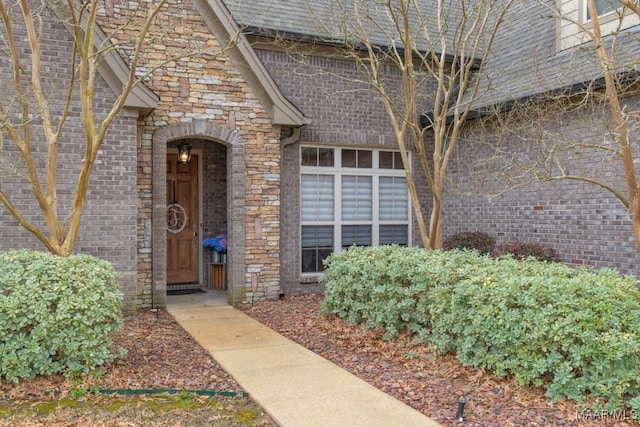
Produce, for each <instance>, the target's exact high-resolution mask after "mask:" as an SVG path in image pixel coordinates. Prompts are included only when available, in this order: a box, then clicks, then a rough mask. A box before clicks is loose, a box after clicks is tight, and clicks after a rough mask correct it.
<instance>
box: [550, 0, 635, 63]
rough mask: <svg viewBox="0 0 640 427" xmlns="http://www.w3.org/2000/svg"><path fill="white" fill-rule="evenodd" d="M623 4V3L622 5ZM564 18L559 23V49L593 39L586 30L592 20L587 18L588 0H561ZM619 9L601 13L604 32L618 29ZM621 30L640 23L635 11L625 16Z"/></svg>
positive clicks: (601, 24)
mask: <svg viewBox="0 0 640 427" xmlns="http://www.w3.org/2000/svg"><path fill="white" fill-rule="evenodd" d="M621 6H622V5H621ZM560 8H561V13H562V17H563V18H562V19H560V23H559V24H558V33H559V35H558V46H557V49H558V50H559V51H562V50H565V49H569V48H572V47H575V46H579V45H581V44H583V43H587V42H590V41H591V37H589V35H588V34H587V33H586V32H585V31H584V28H587V29H590V27H591V21H590V20H588V19H587V1H586V0H560ZM617 10H618V9H615V10H612V11H610V12H607V13H604V14H602V15H599V17H600V26H601V28H602V34H608V33H610V32H611V31H614V30H616V29H617V27H618V24H619V20H618V17H619V15H618V13H617V12H616V11H617ZM623 19H624V22H623V23H622V26H621V27H620V29H621V30H624V29H627V28H630V27H633V26H635V25H638V24H640V18H638V15H636V14H635V13H631V12H629V13H628V14H627V15H625V16H624V17H623Z"/></svg>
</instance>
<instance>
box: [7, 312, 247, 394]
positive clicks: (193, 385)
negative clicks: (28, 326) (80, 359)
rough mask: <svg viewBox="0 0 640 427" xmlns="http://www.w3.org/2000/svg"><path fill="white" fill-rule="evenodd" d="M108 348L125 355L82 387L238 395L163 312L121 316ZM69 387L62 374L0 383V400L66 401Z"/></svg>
mask: <svg viewBox="0 0 640 427" xmlns="http://www.w3.org/2000/svg"><path fill="white" fill-rule="evenodd" d="M114 345H115V347H116V348H124V349H125V350H126V351H127V353H126V355H125V356H124V358H122V359H118V360H116V361H115V362H114V363H113V364H111V365H110V366H108V367H107V368H105V369H104V371H105V372H104V373H101V374H98V375H97V376H94V375H86V376H84V378H83V379H84V381H85V386H91V385H97V386H98V387H100V388H103V389H109V390H113V389H130V390H137V389H178V390H185V389H186V390H212V391H225V392H237V391H240V392H241V391H242V389H241V388H240V386H239V385H238V383H237V382H236V381H235V380H234V379H233V377H231V376H230V375H229V374H227V373H226V372H225V371H224V370H222V368H220V366H219V365H218V364H217V362H216V361H215V360H213V359H212V358H211V356H210V355H209V353H208V352H207V351H205V350H204V349H203V348H202V347H200V345H199V344H198V343H197V342H196V341H195V340H194V339H193V338H191V336H189V335H188V334H187V333H186V332H185V331H184V330H183V329H182V328H181V327H180V325H178V323H177V322H176V321H175V320H174V319H173V317H171V316H170V315H169V314H168V313H167V312H165V311H158V312H151V311H150V310H140V311H139V312H138V315H137V316H135V317H127V318H126V319H125V321H124V325H123V330H122V333H121V334H119V335H118V336H116V337H115V339H114ZM73 388H74V385H73V384H71V383H70V381H69V379H68V378H67V377H65V376H63V375H49V376H44V377H36V378H34V379H30V380H23V381H21V382H20V383H18V384H11V383H5V382H0V399H2V400H29V399H36V400H47V399H58V398H62V397H67V396H68V395H69V392H70V390H72V389H73Z"/></svg>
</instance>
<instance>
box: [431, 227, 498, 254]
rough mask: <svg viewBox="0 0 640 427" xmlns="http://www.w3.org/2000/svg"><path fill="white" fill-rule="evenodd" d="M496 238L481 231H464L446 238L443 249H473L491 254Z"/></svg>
mask: <svg viewBox="0 0 640 427" xmlns="http://www.w3.org/2000/svg"><path fill="white" fill-rule="evenodd" d="M495 244H496V239H495V238H493V237H492V236H491V235H489V234H487V233H483V232H481V231H463V232H461V233H458V234H453V235H451V236H448V237H447V238H446V239H444V242H443V243H442V249H444V250H445V251H450V250H452V249H472V250H476V251H478V252H480V253H481V254H489V253H491V251H493V247H494V246H495Z"/></svg>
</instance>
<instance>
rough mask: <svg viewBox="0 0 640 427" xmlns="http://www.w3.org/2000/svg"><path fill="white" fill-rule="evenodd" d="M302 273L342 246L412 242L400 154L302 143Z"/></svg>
mask: <svg viewBox="0 0 640 427" xmlns="http://www.w3.org/2000/svg"><path fill="white" fill-rule="evenodd" d="M300 165H301V177H300V204H301V207H300V221H301V226H302V239H301V240H302V241H301V246H302V248H301V250H302V266H301V270H302V273H303V274H306V273H309V274H313V273H320V272H322V271H323V269H324V266H323V260H324V259H325V258H326V257H327V256H329V255H330V254H331V253H332V252H335V251H339V250H341V249H343V248H349V247H351V246H353V245H357V246H373V245H389V244H398V245H404V246H406V245H408V244H409V238H410V235H409V193H408V190H407V184H406V178H405V174H404V168H403V164H402V157H401V156H400V153H399V152H396V151H388V150H364V149H346V148H342V149H341V148H318V147H302V149H301V152H300Z"/></svg>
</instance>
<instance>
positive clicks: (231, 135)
mask: <svg viewBox="0 0 640 427" xmlns="http://www.w3.org/2000/svg"><path fill="white" fill-rule="evenodd" d="M183 138H200V139H205V140H212V141H213V140H215V141H216V142H219V143H221V144H224V145H225V146H226V147H227V186H228V188H227V194H228V198H227V200H228V202H227V234H228V239H229V253H228V255H227V262H228V265H227V285H228V286H227V289H228V290H227V297H228V301H229V303H230V304H233V303H238V302H241V301H243V300H244V299H245V293H246V288H245V229H244V227H245V225H244V205H245V192H244V177H245V170H244V169H245V141H244V139H242V138H241V137H240V136H238V134H237V132H235V131H233V130H231V129H227V128H223V127H220V126H216V125H213V124H211V123H209V122H207V121H205V120H195V121H193V122H190V123H180V124H175V125H169V126H164V127H162V128H159V129H158V130H156V131H155V132H154V134H153V182H152V189H153V196H152V201H153V221H152V246H151V247H152V250H153V255H152V269H153V273H152V277H153V279H152V280H153V300H154V301H155V302H156V303H155V304H157V305H161V306H166V301H167V246H166V228H165V227H166V224H165V220H166V217H165V208H166V194H167V181H166V175H167V160H166V159H167V143H168V142H170V141H173V140H176V139H183Z"/></svg>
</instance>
